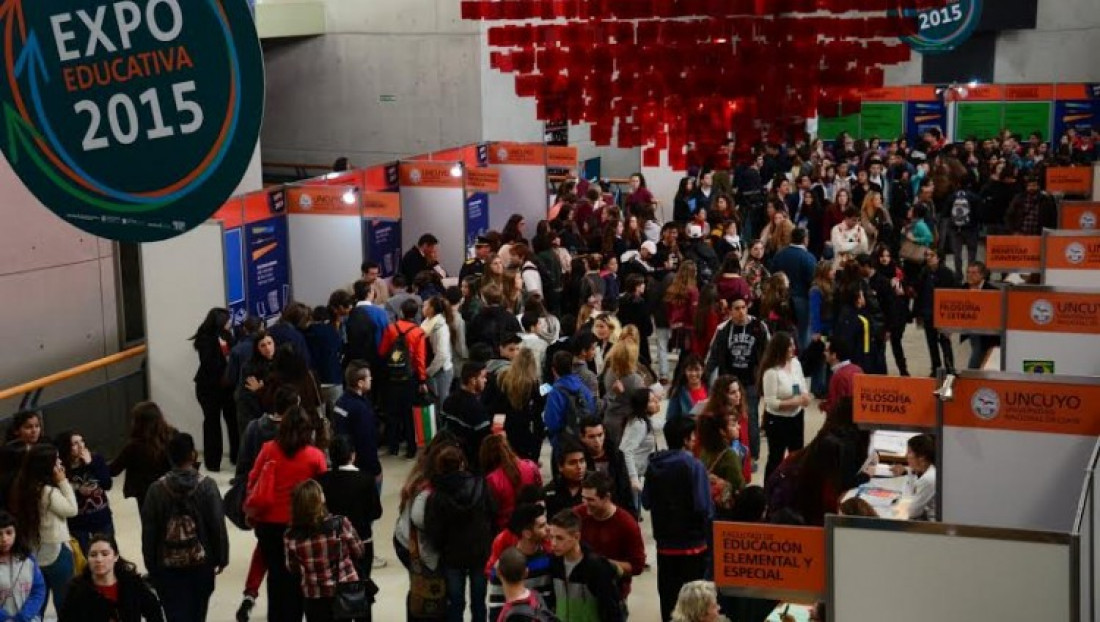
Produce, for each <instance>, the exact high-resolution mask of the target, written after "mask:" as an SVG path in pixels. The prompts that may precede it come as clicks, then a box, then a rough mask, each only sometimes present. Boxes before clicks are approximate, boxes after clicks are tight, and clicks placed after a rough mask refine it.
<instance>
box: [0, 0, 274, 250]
mask: <svg viewBox="0 0 1100 622" xmlns="http://www.w3.org/2000/svg"><path fill="white" fill-rule="evenodd" d="M0 24H2V27H3V32H2V35H3V39H4V48H3V52H2V54H3V58H4V63H5V69H6V71H7V80H4V81H3V84H2V85H0V106H2V107H3V115H4V124H5V127H6V130H7V131H6V132H5V133H4V135H3V136H0V145H2V149H3V152H4V155H5V156H7V159H8V161H9V162H10V163H11V165H12V168H14V169H15V172H16V174H18V175H19V178H20V179H21V180H22V181H23V183H24V184H25V185H26V186H27V188H29V189H30V191H31V192H33V193H34V195H35V196H36V197H37V198H38V200H40V201H41V202H42V203H43V204H44V205H46V207H48V208H50V209H51V210H53V212H54V213H56V214H57V215H58V216H60V217H61V218H62V219H64V220H66V221H67V222H70V223H72V224H73V225H75V226H77V227H80V228H81V229H83V230H85V231H87V232H89V233H92V234H95V235H98V236H102V237H106V238H111V239H115V240H124V241H131V242H148V241H153V240H161V239H165V238H169V237H173V236H176V235H179V234H181V233H183V232H184V231H187V230H188V229H191V228H192V227H195V226H196V225H198V224H199V223H201V222H203V221H204V220H206V219H207V217H209V216H210V214H212V213H213V212H214V211H215V210H217V209H218V207H220V206H221V205H222V204H223V203H224V202H225V200H226V199H227V198H228V197H229V196H230V195H231V194H232V193H233V191H234V190H235V189H236V187H237V185H238V184H239V182H240V180H241V178H242V177H243V175H244V172H245V170H246V169H247V167H248V164H249V162H250V160H251V159H252V155H253V151H254V149H255V146H256V140H257V138H258V136H259V131H260V121H261V119H262V116H263V97H264V85H263V59H262V56H261V52H260V44H259V39H258V37H257V36H256V26H255V23H254V21H253V19H252V14H251V12H250V11H249V8H248V3H247V2H245V0H120V1H113V2H112V1H108V0H46V1H42V0H40V1H36V2H31V1H29V0H2V1H0Z"/></svg>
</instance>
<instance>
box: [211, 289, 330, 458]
mask: <svg viewBox="0 0 1100 622" xmlns="http://www.w3.org/2000/svg"><path fill="white" fill-rule="evenodd" d="M230 326H231V324H230V317H229V311H227V310H225V309H222V308H213V309H211V310H210V311H209V312H208V313H207V314H206V319H204V320H203V322H202V324H201V325H200V326H199V328H198V330H196V331H195V334H194V335H192V337H191V341H193V342H194V347H195V351H196V352H198V355H199V369H198V371H197V372H195V378H194V381H195V397H196V398H197V399H198V401H199V406H201V407H202V435H203V447H204V448H205V452H204V453H205V457H206V470H208V471H211V472H217V471H219V470H220V469H221V464H222V426H221V420H222V419H223V418H224V419H225V426H226V428H228V430H229V461H230V462H232V463H234V464H236V462H237V447H238V445H239V444H240V435H239V432H240V428H238V427H237V407H236V402H235V401H234V400H233V387H232V386H230V385H228V384H226V383H225V369H226V366H227V361H228V359H229V350H230V348H232V347H233V335H232V333H230V332H229V329H230ZM307 355H308V354H307Z"/></svg>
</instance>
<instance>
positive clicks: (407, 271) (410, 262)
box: [398, 246, 431, 285]
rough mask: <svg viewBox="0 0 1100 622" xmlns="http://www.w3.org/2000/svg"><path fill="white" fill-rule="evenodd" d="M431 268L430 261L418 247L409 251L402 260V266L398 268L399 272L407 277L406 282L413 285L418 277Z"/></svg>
mask: <svg viewBox="0 0 1100 622" xmlns="http://www.w3.org/2000/svg"><path fill="white" fill-rule="evenodd" d="M429 268H431V265H430V264H429V263H428V259H427V258H426V257H424V254H423V253H421V252H420V249H419V248H417V247H415V246H414V247H412V248H410V249H409V251H408V252H407V253H405V256H404V257H402V258H401V264H400V267H399V268H398V272H400V273H401V274H402V276H404V277H405V280H406V281H407V282H408V283H409V284H410V285H411V284H412V282H413V281H414V280H416V275H418V274H420V273H421V272H423V271H425V270H428V269H429Z"/></svg>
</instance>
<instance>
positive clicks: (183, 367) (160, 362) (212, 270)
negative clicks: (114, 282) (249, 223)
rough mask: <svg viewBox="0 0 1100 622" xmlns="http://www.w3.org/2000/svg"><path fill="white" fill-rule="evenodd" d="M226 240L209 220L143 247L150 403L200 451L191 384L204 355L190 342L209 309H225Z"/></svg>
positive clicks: (199, 426)
mask: <svg viewBox="0 0 1100 622" xmlns="http://www.w3.org/2000/svg"><path fill="white" fill-rule="evenodd" d="M223 237H224V236H223V232H222V225H221V223H218V222H215V221H207V222H206V223H204V224H202V225H199V226H198V227H195V228H194V229H192V230H191V231H188V232H187V233H185V234H183V235H181V236H178V237H175V238H172V239H169V240H163V241H161V242H155V243H152V244H142V245H141V266H142V270H143V271H144V272H145V274H147V275H152V278H147V279H145V283H144V286H143V291H144V296H145V298H144V300H145V330H146V338H147V341H148V344H149V357H148V365H149V399H151V400H153V401H154V402H156V403H157V404H159V405H160V407H161V409H162V410H164V412H166V413H171V417H172V425H174V426H176V427H177V428H178V429H179V430H180V431H181V432H187V433H189V434H191V435H192V436H193V437H195V443H196V444H197V445H198V446H199V448H200V449H201V448H202V443H203V438H202V411H201V410H200V409H199V403H198V402H197V401H196V400H195V385H194V384H193V383H192V382H191V376H192V375H193V374H194V372H195V370H196V369H198V366H199V357H198V355H197V354H195V348H194V345H193V343H192V342H191V341H190V339H189V338H190V337H191V335H192V334H193V333H194V332H195V327H196V326H198V325H199V324H200V323H202V320H203V317H205V315H206V311H207V310H208V309H211V308H213V307H224V306H225V303H226V291H225V288H226V281H225V278H224V275H225V259H224V255H223V252H224V250H223V244H224V240H223ZM181 258H186V261H181ZM181 300H185V301H187V304H180V301H181ZM197 309H201V311H200V314H199V315H197V316H196V315H195V311H196V310H197ZM185 381H186V382H185Z"/></svg>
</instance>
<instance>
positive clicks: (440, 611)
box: [409, 525, 447, 618]
mask: <svg viewBox="0 0 1100 622" xmlns="http://www.w3.org/2000/svg"><path fill="white" fill-rule="evenodd" d="M446 614H447V583H446V581H444V579H443V575H442V573H439V572H437V571H434V570H432V569H431V568H428V567H427V566H426V565H425V564H424V562H423V561H422V560H421V559H420V537H419V535H417V530H416V525H410V526H409V616H410V617H415V618H442V617H444V616H445V615H446Z"/></svg>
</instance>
